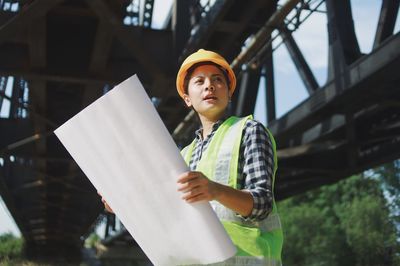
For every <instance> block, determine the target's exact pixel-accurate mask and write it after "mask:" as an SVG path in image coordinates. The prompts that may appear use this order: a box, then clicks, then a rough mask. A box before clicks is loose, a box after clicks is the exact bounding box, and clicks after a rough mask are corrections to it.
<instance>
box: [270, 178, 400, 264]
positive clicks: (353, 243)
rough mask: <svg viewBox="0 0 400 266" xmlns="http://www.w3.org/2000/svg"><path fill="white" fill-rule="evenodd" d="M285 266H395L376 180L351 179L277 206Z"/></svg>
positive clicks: (395, 247) (391, 232)
mask: <svg viewBox="0 0 400 266" xmlns="http://www.w3.org/2000/svg"><path fill="white" fill-rule="evenodd" d="M278 208H279V212H280V214H281V218H282V224H283V229H284V233H285V239H284V241H285V242H284V247H283V261H284V263H285V264H286V265H313V266H317V265H341V266H342V265H344V266H346V265H349V266H350V265H351V266H353V265H362V266H368V265H400V264H399V260H398V259H399V243H398V242H397V239H396V230H395V227H394V224H393V221H392V220H391V217H390V211H389V208H388V206H387V204H386V198H385V197H384V196H383V193H382V190H381V189H380V182H379V181H378V180H377V179H372V178H366V177H363V176H352V177H350V178H347V179H345V180H343V181H341V182H338V183H336V184H333V185H328V186H324V187H321V188H318V189H316V190H313V191H310V192H307V193H305V194H302V195H299V196H295V197H292V198H290V199H287V200H285V201H283V202H280V203H279V204H278Z"/></svg>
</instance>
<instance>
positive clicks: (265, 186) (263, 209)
mask: <svg viewBox="0 0 400 266" xmlns="http://www.w3.org/2000/svg"><path fill="white" fill-rule="evenodd" d="M241 149H242V150H243V153H242V155H243V158H242V162H243V176H242V186H241V187H242V189H243V190H246V191H249V192H250V193H251V195H252V196H253V202H254V204H253V210H252V212H251V214H250V215H249V216H247V217H243V218H245V219H246V220H253V221H260V220H263V219H265V218H266V217H267V216H268V214H269V213H270V212H271V211H272V202H273V192H272V179H273V171H274V155H273V150H272V143H271V140H270V137H269V135H268V133H267V131H266V129H265V128H264V126H263V125H262V124H261V123H260V122H257V121H254V120H249V121H248V122H247V124H246V126H245V128H244V131H243V138H242V144H241Z"/></svg>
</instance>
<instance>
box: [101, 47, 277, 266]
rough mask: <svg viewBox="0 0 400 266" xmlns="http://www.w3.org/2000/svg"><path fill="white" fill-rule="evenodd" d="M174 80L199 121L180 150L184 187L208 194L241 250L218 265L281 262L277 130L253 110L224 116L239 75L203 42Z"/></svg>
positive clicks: (188, 196)
mask: <svg viewBox="0 0 400 266" xmlns="http://www.w3.org/2000/svg"><path fill="white" fill-rule="evenodd" d="M176 86H177V90H178V93H179V95H180V96H181V97H182V98H183V100H184V101H185V103H186V105H187V106H188V107H190V108H193V109H194V111H195V112H196V113H197V115H198V117H199V119H200V122H201V128H200V129H199V130H197V131H196V137H195V139H194V140H193V142H192V143H191V144H189V145H188V146H187V147H185V148H184V149H183V150H182V155H183V157H184V159H185V161H186V162H187V164H188V165H189V167H190V169H191V171H189V172H186V173H183V174H182V175H180V176H179V178H178V181H177V182H178V191H180V192H181V193H182V199H183V200H185V201H187V202H188V203H193V202H198V201H204V200H207V201H210V203H211V205H212V207H213V208H214V210H215V212H216V213H217V215H218V217H219V219H220V220H221V222H222V224H223V225H224V227H225V229H226V231H227V232H228V234H229V236H230V237H231V239H232V241H233V243H234V244H235V246H236V247H237V250H238V251H237V253H236V255H235V257H233V258H230V259H228V260H226V261H224V262H221V263H216V264H213V265H251V266H255V265H281V249H282V242H283V237H282V230H281V225H280V221H279V216H278V213H277V211H276V206H275V202H274V199H273V183H274V176H275V171H276V155H275V143H274V140H273V137H272V135H271V134H270V133H269V132H268V130H267V129H266V128H265V127H264V126H263V125H262V124H261V123H259V122H257V121H255V120H253V119H252V117H251V116H248V117H245V118H237V117H229V118H227V117H226V110H227V106H228V103H229V101H230V99H231V97H232V94H233V92H234V90H235V88H236V77H235V74H234V72H233V70H232V69H231V67H230V66H229V64H228V63H227V62H226V60H225V59H224V58H223V57H221V56H220V55H219V54H217V53H215V52H212V51H207V50H203V49H200V50H199V51H197V52H196V53H193V54H192V55H190V56H189V57H188V58H186V60H185V61H184V62H183V63H182V66H181V68H180V70H179V72H178V75H177V79H176ZM103 203H104V205H105V207H106V209H107V210H108V211H110V212H112V210H111V209H110V207H109V206H108V205H107V203H106V202H105V201H104V199H103Z"/></svg>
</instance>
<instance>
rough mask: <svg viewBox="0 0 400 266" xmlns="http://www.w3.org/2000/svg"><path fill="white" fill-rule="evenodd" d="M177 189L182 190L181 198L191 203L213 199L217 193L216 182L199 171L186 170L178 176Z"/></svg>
mask: <svg viewBox="0 0 400 266" xmlns="http://www.w3.org/2000/svg"><path fill="white" fill-rule="evenodd" d="M177 183H178V184H179V185H178V191H181V192H183V196H182V199H184V200H185V201H186V202H189V203H193V202H198V201H202V200H207V201H211V200H215V199H216V198H217V194H218V183H216V182H213V181H211V180H209V179H208V178H207V177H206V176H205V175H204V174H203V173H201V172H195V171H192V172H186V173H183V174H181V175H180V176H179V177H178V181H177Z"/></svg>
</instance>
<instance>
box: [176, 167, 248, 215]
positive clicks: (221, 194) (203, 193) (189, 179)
mask: <svg viewBox="0 0 400 266" xmlns="http://www.w3.org/2000/svg"><path fill="white" fill-rule="evenodd" d="M177 182H178V191H181V192H183V196H182V199H184V200H185V201H186V202H189V203H193V202H198V201H203V200H207V201H212V200H216V201H218V202H219V203H221V204H222V205H224V206H225V207H227V208H229V209H231V210H233V211H234V212H236V213H238V214H240V215H242V216H243V217H247V216H249V215H250V214H251V211H252V209H253V203H254V202H253V196H252V195H251V194H250V192H248V191H245V190H237V189H234V188H231V187H229V186H226V185H223V184H220V183H217V182H214V181H211V180H209V179H208V178H207V177H206V176H205V175H204V174H203V173H201V172H194V171H193V172H186V173H183V174H181V175H180V176H179V178H178V181H177Z"/></svg>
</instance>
